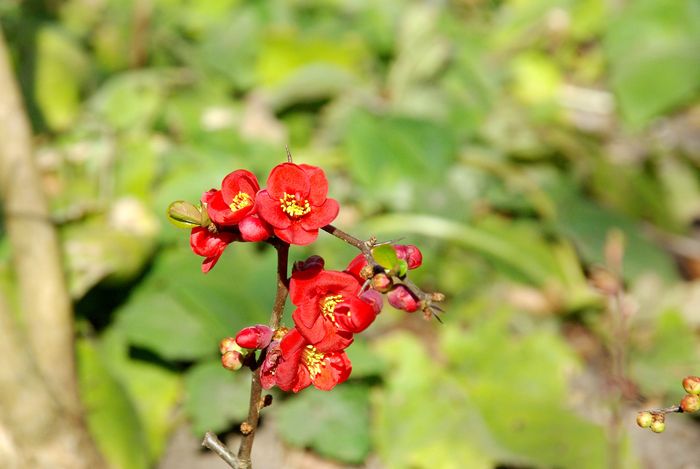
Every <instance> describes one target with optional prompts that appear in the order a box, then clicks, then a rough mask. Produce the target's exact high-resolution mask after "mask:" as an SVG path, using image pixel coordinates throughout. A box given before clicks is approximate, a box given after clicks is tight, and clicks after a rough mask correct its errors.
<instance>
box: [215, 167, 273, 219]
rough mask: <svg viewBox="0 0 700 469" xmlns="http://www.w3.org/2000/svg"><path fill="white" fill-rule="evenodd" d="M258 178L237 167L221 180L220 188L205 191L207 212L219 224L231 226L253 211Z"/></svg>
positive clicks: (258, 185)
mask: <svg viewBox="0 0 700 469" xmlns="http://www.w3.org/2000/svg"><path fill="white" fill-rule="evenodd" d="M259 190H260V184H258V179H257V178H256V177H255V175H254V174H253V173H251V172H250V171H246V170H245V169H237V170H236V171H234V172H232V173H230V174H228V175H227V176H226V177H225V178H224V180H223V181H222V182H221V190H220V191H214V193H213V194H212V193H211V191H209V192H208V193H206V194H205V195H207V197H206V199H207V200H205V202H206V203H207V213H208V214H209V218H210V219H211V221H213V222H214V223H216V224H217V225H219V226H233V225H237V224H238V223H240V221H241V220H242V219H243V218H244V217H245V216H246V215H248V214H251V213H255V211H254V210H255V194H257V193H258V191H259Z"/></svg>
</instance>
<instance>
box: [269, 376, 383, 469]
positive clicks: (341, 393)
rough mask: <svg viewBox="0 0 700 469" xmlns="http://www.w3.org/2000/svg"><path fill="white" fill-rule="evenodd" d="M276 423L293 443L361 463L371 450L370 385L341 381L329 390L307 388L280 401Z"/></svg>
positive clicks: (352, 462) (330, 455)
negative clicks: (342, 382) (292, 396)
mask: <svg viewBox="0 0 700 469" xmlns="http://www.w3.org/2000/svg"><path fill="white" fill-rule="evenodd" d="M277 425H278V429H279V432H280V436H281V437H282V438H283V439H284V440H285V441H287V442H288V443H290V444H292V445H295V446H300V447H308V448H311V449H313V450H314V451H316V452H317V453H319V454H320V455H321V456H325V457H328V458H332V459H335V460H338V461H341V462H345V463H350V464H360V463H361V462H363V461H364V460H365V458H366V457H367V454H369V450H370V438H369V388H367V387H366V386H362V385H359V384H341V385H339V386H337V387H336V388H334V389H333V390H332V391H330V392H326V391H319V390H317V389H314V388H309V389H305V390H304V391H302V393H301V394H299V395H298V396H295V397H294V398H292V399H289V400H287V401H285V402H284V403H283V404H282V405H280V407H279V409H278V412H277Z"/></svg>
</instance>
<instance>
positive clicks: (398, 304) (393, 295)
mask: <svg viewBox="0 0 700 469" xmlns="http://www.w3.org/2000/svg"><path fill="white" fill-rule="evenodd" d="M387 298H388V299H389V304H390V305H391V306H393V307H394V308H396V309H402V310H404V311H406V312H407V313H412V312H414V311H416V310H417V309H418V306H419V305H418V298H416V297H415V296H414V295H413V293H411V292H410V291H409V290H408V288H406V287H404V286H403V285H397V286H396V288H394V289H393V290H391V291H390V292H389V294H388V295H387Z"/></svg>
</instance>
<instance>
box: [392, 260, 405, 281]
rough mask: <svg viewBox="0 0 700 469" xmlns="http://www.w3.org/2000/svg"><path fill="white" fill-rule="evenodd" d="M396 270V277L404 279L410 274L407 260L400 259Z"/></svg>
mask: <svg viewBox="0 0 700 469" xmlns="http://www.w3.org/2000/svg"><path fill="white" fill-rule="evenodd" d="M394 268H395V269H396V275H398V276H399V277H403V276H404V275H406V272H408V262H406V260H405V259H399V260H398V262H397V263H396V266H395V267H394Z"/></svg>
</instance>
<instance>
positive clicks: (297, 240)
mask: <svg viewBox="0 0 700 469" xmlns="http://www.w3.org/2000/svg"><path fill="white" fill-rule="evenodd" d="M327 194H328V181H327V180H326V175H325V174H324V173H323V170H322V169H321V168H318V167H316V166H310V165H306V164H302V165H297V164H294V163H283V164H280V165H277V166H275V167H274V168H273V169H272V171H271V172H270V176H269V177H268V179H267V188H266V189H264V190H261V191H260V192H258V195H257V197H256V199H255V201H256V205H257V210H258V214H259V215H260V217H261V218H262V219H263V220H264V221H266V222H267V223H269V224H270V225H272V227H273V230H274V233H275V235H276V236H277V237H278V238H280V239H281V240H282V241H284V242H286V243H290V244H297V245H306V244H310V243H312V242H314V241H315V240H316V237H317V236H318V230H319V228H321V227H322V226H325V225H327V224H329V223H330V222H332V221H333V220H334V219H335V217H336V216H337V215H338V210H339V207H338V202H336V201H335V200H334V199H329V198H327V197H326V196H327Z"/></svg>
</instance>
